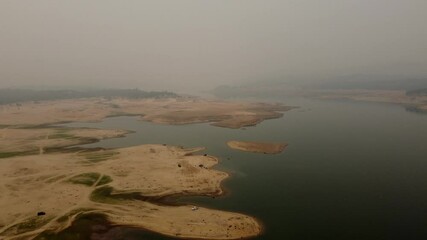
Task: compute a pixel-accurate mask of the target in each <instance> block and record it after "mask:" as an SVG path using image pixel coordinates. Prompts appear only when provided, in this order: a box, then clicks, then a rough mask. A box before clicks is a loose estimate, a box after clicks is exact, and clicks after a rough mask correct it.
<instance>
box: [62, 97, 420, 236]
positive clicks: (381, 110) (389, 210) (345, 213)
mask: <svg viewBox="0 0 427 240" xmlns="http://www.w3.org/2000/svg"><path fill="white" fill-rule="evenodd" d="M285 103H287V104H292V105H297V106H300V107H301V108H299V109H294V110H292V111H289V112H286V113H285V115H284V117H283V118H281V119H274V120H268V121H265V122H263V123H262V124H260V125H258V126H256V127H250V128H247V129H246V130H232V129H225V128H218V127H213V126H210V125H208V124H194V125H184V126H166V125H156V124H152V123H147V122H141V121H138V120H137V118H136V117H114V118H108V119H105V121H103V122H101V123H73V124H67V126H72V127H94V128H113V129H116V128H119V129H126V130H132V131H135V133H132V134H129V135H127V136H126V137H124V138H116V139H108V140H104V141H101V142H99V143H95V144H89V145H84V146H85V147H107V148H110V147H111V148H113V147H127V146H135V145H139V144H144V143H160V144H163V143H166V144H173V145H182V146H185V147H194V146H204V147H207V150H206V153H208V154H212V155H214V156H217V157H219V158H220V160H221V161H220V164H219V165H218V166H217V168H218V169H221V170H224V171H228V172H230V173H231V174H232V177H231V178H230V179H228V180H227V181H226V182H225V184H224V186H225V188H226V189H227V190H228V194H227V195H226V196H224V197H220V198H216V199H211V198H207V197H192V198H184V199H181V200H180V201H182V202H187V203H196V204H200V205H203V206H208V207H212V208H217V209H221V210H229V211H237V212H242V213H246V214H249V215H251V216H254V217H256V218H258V219H260V220H261V221H262V222H263V223H264V225H265V230H266V231H265V233H264V234H263V235H262V236H260V237H258V238H256V239H290V240H299V239H310V240H311V239H315V240H320V239H325V240H326V239H328V240H331V239H340V240H342V239H346V240H353V239H354V240H359V239H360V240H361V239H375V240H381V239H427V115H422V114H416V113H411V112H407V111H405V109H404V108H403V107H401V106H395V105H386V104H375V103H355V102H340V101H313V100H306V99H304V100H301V99H289V100H287V101H285ZM233 139H234V140H247V141H273V142H274V141H279V142H281V141H286V142H289V147H288V148H287V149H286V151H285V152H283V153H282V154H278V155H263V154H253V153H244V152H239V151H236V150H231V149H229V148H228V147H227V146H226V142H227V141H229V140H233ZM114 231H120V234H119V235H120V237H116V238H117V239H119V238H120V239H132V240H133V239H135V240H136V239H171V238H168V237H164V236H159V235H156V234H151V233H147V232H144V231H139V230H135V229H126V228H120V229H114ZM112 239H115V238H112Z"/></svg>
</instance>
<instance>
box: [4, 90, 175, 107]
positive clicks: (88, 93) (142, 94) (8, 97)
mask: <svg viewBox="0 0 427 240" xmlns="http://www.w3.org/2000/svg"><path fill="white" fill-rule="evenodd" d="M91 97H103V98H115V97H123V98H168V97H178V95H177V94H175V93H172V92H166V91H158V92H157V91H154V92H153V91H150V92H146V91H142V90H139V89H102V90H81V91H80V90H27V89H0V104H7V103H17V102H26V101H43V100H58V99H75V98H91Z"/></svg>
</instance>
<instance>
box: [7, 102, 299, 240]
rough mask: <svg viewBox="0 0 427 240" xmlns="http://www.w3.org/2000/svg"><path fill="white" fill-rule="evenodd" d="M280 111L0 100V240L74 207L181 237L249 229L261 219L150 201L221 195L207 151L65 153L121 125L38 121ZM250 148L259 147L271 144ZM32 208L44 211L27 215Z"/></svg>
mask: <svg viewBox="0 0 427 240" xmlns="http://www.w3.org/2000/svg"><path fill="white" fill-rule="evenodd" d="M290 109H291V107H286V106H283V105H280V104H265V103H239V102H226V101H213V100H203V99H198V98H176V99H142V100H141V99H112V100H106V99H102V98H91V99H73V100H58V101H42V102H27V103H22V104H9V105H0V126H1V129H0V192H1V194H0V210H1V214H0V239H32V238H33V237H35V236H37V235H39V234H40V233H42V232H58V231H61V230H63V229H65V228H67V227H68V226H70V224H71V223H72V222H73V221H74V219H75V218H76V217H77V216H79V215H81V214H84V213H101V214H104V215H105V216H107V217H108V219H109V220H110V221H111V222H112V223H113V224H119V225H127V226H134V227H140V228H145V229H149V230H152V231H155V232H159V233H162V234H165V235H170V236H177V237H181V238H199V239H237V238H246V237H252V236H256V235H259V234H260V233H261V226H260V224H259V223H258V222H257V220H256V219H254V218H252V217H250V216H246V215H243V214H240V213H233V212H225V211H220V210H213V209H207V208H202V207H201V208H198V209H197V210H195V211H193V210H192V206H170V205H165V204H160V202H159V200H160V199H161V198H162V197H167V196H181V195H208V196H218V195H221V194H222V193H223V190H222V188H221V182H222V181H223V180H224V179H225V178H227V177H228V174H227V173H225V172H221V171H217V170H214V169H212V167H213V166H214V165H216V164H217V163H218V159H216V158H215V157H212V156H201V155H197V154H196V152H198V151H200V150H202V149H201V148H198V149H182V148H178V147H173V146H163V145H142V146H136V147H130V148H120V149H110V150H94V149H92V150H90V149H86V150H85V149H82V148H80V149H71V150H70V149H68V150H67V151H66V152H65V151H64V147H68V146H74V145H79V144H83V143H88V142H94V141H99V140H101V139H104V138H112V137H121V136H123V135H125V134H126V133H128V132H127V131H124V130H100V129H87V128H83V129H79V128H62V127H51V126H48V125H51V124H54V123H62V122H74V121H86V122H88V121H89V122H94V121H101V120H102V119H103V118H105V117H108V116H118V115H138V116H140V117H141V120H144V121H150V122H154V123H159V124H191V123H202V122H208V123H211V124H213V125H215V126H220V127H227V128H241V127H244V126H253V125H256V124H258V123H260V122H262V121H264V120H265V119H271V118H278V117H281V116H282V113H281V112H283V111H287V110H290ZM247 147H248V146H247ZM257 147H258V148H260V149H263V150H262V151H263V152H274V151H277V149H276V148H281V147H280V146H279V145H277V146H275V147H274V146H267V145H265V146H260V145H257ZM248 148H252V149H254V148H256V146H252V147H248ZM52 149H54V150H56V151H50V150H52ZM24 155H25V156H24ZM38 212H45V213H46V215H44V216H37V213H38Z"/></svg>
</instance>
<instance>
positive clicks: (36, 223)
mask: <svg viewBox="0 0 427 240" xmlns="http://www.w3.org/2000/svg"><path fill="white" fill-rule="evenodd" d="M50 220H52V217H50V218H46V217H39V216H35V217H31V218H27V219H25V220H24V221H22V222H20V223H17V224H15V225H13V226H12V227H10V228H8V229H6V230H5V231H4V232H3V233H6V235H8V233H14V234H21V233H25V232H30V231H34V230H36V229H38V228H40V227H41V226H43V225H45V224H46V223H48V222H49V221H50Z"/></svg>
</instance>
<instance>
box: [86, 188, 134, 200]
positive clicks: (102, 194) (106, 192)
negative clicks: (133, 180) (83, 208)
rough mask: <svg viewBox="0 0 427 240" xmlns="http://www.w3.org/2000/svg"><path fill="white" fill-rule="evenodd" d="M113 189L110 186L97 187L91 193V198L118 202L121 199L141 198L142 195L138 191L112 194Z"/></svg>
mask: <svg viewBox="0 0 427 240" xmlns="http://www.w3.org/2000/svg"><path fill="white" fill-rule="evenodd" d="M113 190H114V189H113V188H112V187H110V186H103V187H100V188H97V189H95V190H94V191H93V192H92V194H91V195H90V200H92V201H94V202H100V203H110V204H118V203H120V202H121V201H125V200H135V199H140V198H141V195H140V194H139V193H137V192H132V193H118V194H112V192H113Z"/></svg>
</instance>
